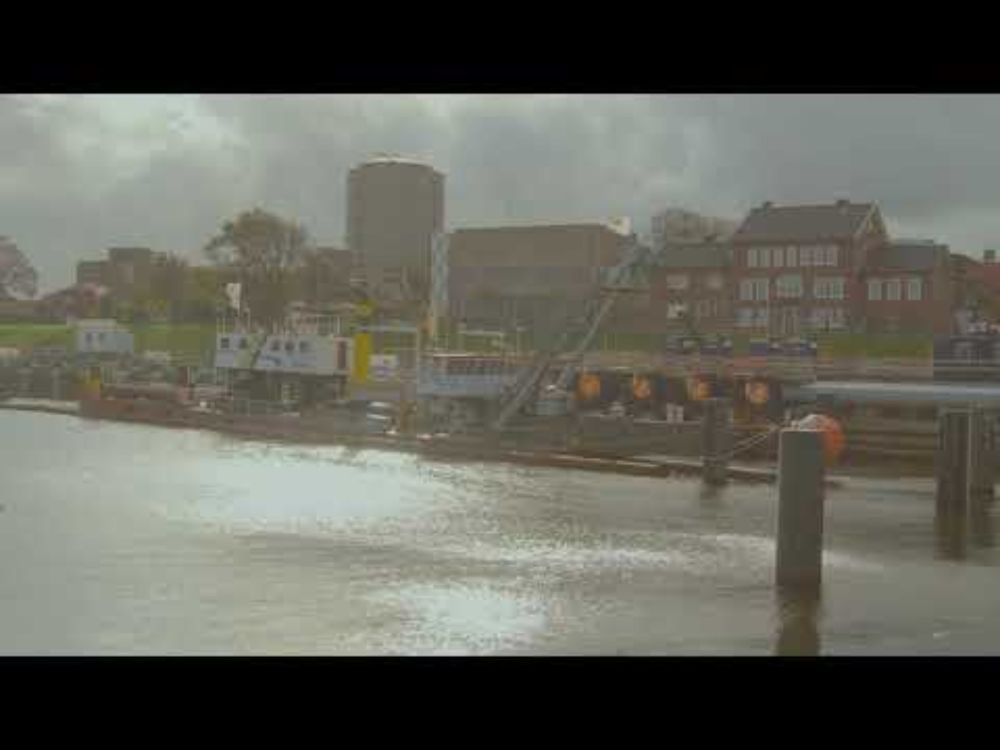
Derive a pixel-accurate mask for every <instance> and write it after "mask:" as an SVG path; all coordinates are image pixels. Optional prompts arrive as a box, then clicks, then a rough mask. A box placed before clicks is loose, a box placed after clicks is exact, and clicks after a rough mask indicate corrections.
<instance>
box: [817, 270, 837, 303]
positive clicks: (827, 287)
mask: <svg viewBox="0 0 1000 750" xmlns="http://www.w3.org/2000/svg"><path fill="white" fill-rule="evenodd" d="M813 297H815V298H816V299H844V279H843V277H840V276H818V277H817V278H816V279H814V280H813Z"/></svg>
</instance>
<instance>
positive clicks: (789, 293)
mask: <svg viewBox="0 0 1000 750" xmlns="http://www.w3.org/2000/svg"><path fill="white" fill-rule="evenodd" d="M775 287H776V288H775V295H776V296H777V297H786V298H788V297H801V296H802V277H801V276H799V275H798V274H795V275H789V276H779V277H778V280H777V282H776V284H775Z"/></svg>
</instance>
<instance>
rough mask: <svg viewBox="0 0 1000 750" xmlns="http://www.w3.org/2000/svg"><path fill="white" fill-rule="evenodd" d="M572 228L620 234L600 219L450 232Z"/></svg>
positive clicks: (539, 230)
mask: <svg viewBox="0 0 1000 750" xmlns="http://www.w3.org/2000/svg"><path fill="white" fill-rule="evenodd" d="M574 230H575V231H578V232H579V231H584V230H590V231H594V230H600V231H604V232H608V233H609V234H613V235H616V236H622V235H621V233H620V232H618V231H616V230H614V229H612V228H611V227H609V226H608V225H607V223H606V222H601V221H584V222H576V223H567V224H503V225H500V226H490V227H457V228H455V229H453V230H452V231H451V232H450V234H451V235H453V236H455V235H462V234H485V233H488V232H496V233H510V232H522V233H525V234H528V233H531V232H560V231H574Z"/></svg>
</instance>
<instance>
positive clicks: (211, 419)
mask: <svg viewBox="0 0 1000 750" xmlns="http://www.w3.org/2000/svg"><path fill="white" fill-rule="evenodd" d="M122 408H123V409H124V406H123V407H122ZM0 410H7V411H22V412H35V413H47V414H57V415H62V416H76V417H80V418H82V419H96V420H101V421H111V422H122V423H132V424H145V425H149V426H154V427H164V428H181V429H195V430H205V431H208V432H214V433H216V434H221V435H228V436H230V437H236V438H241V439H247V440H260V441H265V442H276V443H289V444H307V445H344V446H352V447H361V448H371V449H375V450H388V451H394V452H401V453H411V454H417V455H420V456H422V457H424V458H428V459H430V460H442V461H448V460H456V461H463V460H464V461H481V462H490V463H508V464H513V465H522V466H542V467H548V468H562V469H578V470H581V471H594V472H602V473H613V474H622V475H628V476H647V477H661V478H665V477H673V476H698V475H700V474H701V471H702V464H701V460H700V459H697V458H682V457H677V456H667V455H664V456H656V457H655V458H654V457H652V456H650V457H628V458H626V457H610V456H604V457H602V456H593V455H581V454H577V453H571V452H568V451H562V450H545V449H537V450H533V449H531V448H530V447H525V448H511V447H508V446H504V445H499V444H497V443H496V442H493V441H491V439H490V438H489V437H486V436H482V437H480V436H476V437H466V436H461V437H455V436H451V437H447V438H434V437H432V436H429V435H428V436H416V435H393V434H378V433H365V432H364V431H363V430H359V429H357V426H356V425H351V424H344V425H335V424H332V423H331V422H330V421H319V420H316V419H315V418H308V417H306V418H303V417H292V418H289V417H275V416H247V415H224V414H218V413H214V412H194V411H187V410H182V411H178V410H169V409H165V410H164V411H163V412H162V413H160V414H157V413H152V412H139V413H135V412H132V413H129V412H128V411H127V410H123V411H120V412H118V413H105V414H102V413H87V412H88V409H87V408H83V407H82V406H81V404H80V403H78V402H75V401H55V400H51V399H24V398H20V399H9V400H6V401H0ZM345 427H346V429H345ZM855 472H856V473H855ZM901 476H905V477H907V478H926V477H925V475H924V474H921V473H919V472H914V471H912V467H911V471H908V472H902V471H900V469H899V467H894V466H886V467H874V466H871V467H870V466H864V467H860V466H859V467H853V466H851V467H846V466H845V467H841V468H840V470H839V471H829V472H828V473H827V479H826V484H827V486H828V487H839V486H841V485H842V484H843V481H844V480H846V479H850V478H852V477H856V478H894V477H901ZM728 478H729V480H731V481H737V482H746V483H754V484H758V483H767V484H773V483H775V482H776V480H777V467H776V466H774V465H772V464H760V465H753V464H739V463H737V464H730V465H729V467H728Z"/></svg>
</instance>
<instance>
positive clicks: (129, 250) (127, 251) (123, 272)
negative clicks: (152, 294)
mask: <svg viewBox="0 0 1000 750" xmlns="http://www.w3.org/2000/svg"><path fill="white" fill-rule="evenodd" d="M156 258H157V254H156V253H154V252H153V251H152V250H150V249H149V248H146V247H112V248H110V249H109V250H108V257H107V259H106V260H81V261H80V262H78V263H77V264H76V283H77V285H84V284H91V285H94V286H101V287H106V288H108V289H110V290H111V293H112V294H113V295H114V296H115V298H116V299H128V298H130V297H134V296H139V295H143V294H147V293H148V292H149V289H150V281H151V279H152V275H153V266H154V263H155V262H156Z"/></svg>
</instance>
